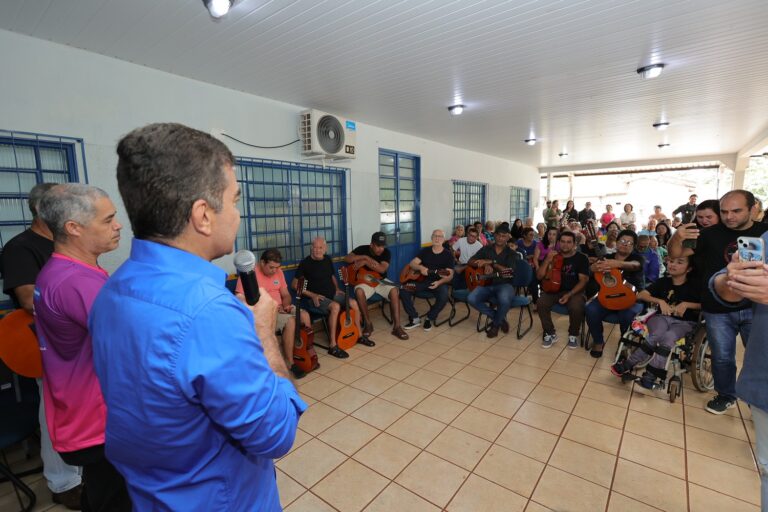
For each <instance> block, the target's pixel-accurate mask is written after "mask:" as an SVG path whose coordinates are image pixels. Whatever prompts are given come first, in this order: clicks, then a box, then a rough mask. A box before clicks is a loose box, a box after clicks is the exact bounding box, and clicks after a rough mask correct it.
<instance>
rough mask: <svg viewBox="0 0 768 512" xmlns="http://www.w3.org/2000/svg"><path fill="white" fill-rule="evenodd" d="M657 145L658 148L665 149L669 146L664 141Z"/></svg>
mask: <svg viewBox="0 0 768 512" xmlns="http://www.w3.org/2000/svg"><path fill="white" fill-rule="evenodd" d="M658 146H659V149H667V148H669V146H670V145H669V144H667V143H664V144H659V145H658Z"/></svg>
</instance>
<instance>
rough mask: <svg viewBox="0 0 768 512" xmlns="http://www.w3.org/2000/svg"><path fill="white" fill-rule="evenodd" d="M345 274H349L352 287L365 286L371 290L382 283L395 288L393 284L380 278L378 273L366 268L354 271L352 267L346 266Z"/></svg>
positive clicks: (382, 277)
mask: <svg viewBox="0 0 768 512" xmlns="http://www.w3.org/2000/svg"><path fill="white" fill-rule="evenodd" d="M347 272H348V273H351V278H350V280H349V281H350V284H351V285H352V286H357V285H359V284H367V285H368V286H370V287H371V288H376V287H377V286H378V285H380V284H382V283H384V284H389V285H392V286H395V283H393V282H392V281H389V280H387V279H384V276H382V275H381V274H380V273H378V272H376V271H373V270H371V269H369V268H366V267H360V268H359V269H357V270H355V268H354V267H353V266H349V265H348V266H347Z"/></svg>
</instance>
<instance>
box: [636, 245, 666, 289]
mask: <svg viewBox="0 0 768 512" xmlns="http://www.w3.org/2000/svg"><path fill="white" fill-rule="evenodd" d="M637 253H638V254H639V255H640V256H642V257H643V261H644V263H643V275H644V276H645V286H646V287H647V286H648V285H649V284H651V283H653V282H654V281H656V280H657V279H658V278H659V276H660V275H661V274H660V270H659V269H660V261H659V255H658V254H657V253H656V251H654V250H653V249H651V237H649V236H647V235H640V236H638V237H637Z"/></svg>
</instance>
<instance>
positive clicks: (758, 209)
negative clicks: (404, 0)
mask: <svg viewBox="0 0 768 512" xmlns="http://www.w3.org/2000/svg"><path fill="white" fill-rule="evenodd" d="M764 214H765V212H763V200H762V199H758V198H755V207H754V208H753V209H752V220H753V221H755V222H763V215H764Z"/></svg>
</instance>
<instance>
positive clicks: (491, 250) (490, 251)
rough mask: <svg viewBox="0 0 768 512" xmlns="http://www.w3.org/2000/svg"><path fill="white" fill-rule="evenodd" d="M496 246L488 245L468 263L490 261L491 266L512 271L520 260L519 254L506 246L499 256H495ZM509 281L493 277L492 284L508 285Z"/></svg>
mask: <svg viewBox="0 0 768 512" xmlns="http://www.w3.org/2000/svg"><path fill="white" fill-rule="evenodd" d="M495 247H496V245H495V244H494V245H491V244H488V245H486V246H485V247H483V248H482V249H480V250H479V251H477V253H475V255H474V256H472V257H471V258H470V259H469V261H472V260H491V261H492V262H493V264H495V265H501V266H502V267H507V268H511V269H514V268H515V262H516V261H517V260H519V259H521V255H520V253H518V252H517V251H513V250H512V249H510V248H509V247H507V246H504V250H502V251H501V252H500V253H499V254H496V248H495ZM508 282H509V280H507V279H504V278H502V277H494V278H493V284H498V283H508Z"/></svg>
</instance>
